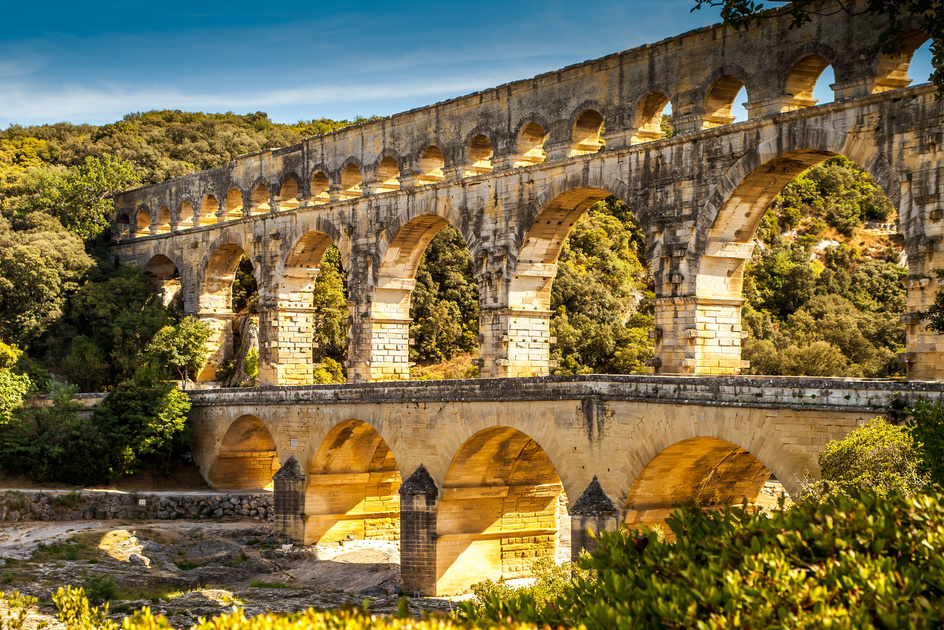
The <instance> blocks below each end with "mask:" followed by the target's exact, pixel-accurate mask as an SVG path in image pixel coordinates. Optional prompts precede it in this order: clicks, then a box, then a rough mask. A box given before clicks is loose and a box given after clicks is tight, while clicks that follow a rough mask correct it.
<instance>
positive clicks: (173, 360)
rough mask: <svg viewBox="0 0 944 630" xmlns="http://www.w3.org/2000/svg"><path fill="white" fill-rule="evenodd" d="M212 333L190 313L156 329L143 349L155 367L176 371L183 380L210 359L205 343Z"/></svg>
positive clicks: (187, 378)
mask: <svg viewBox="0 0 944 630" xmlns="http://www.w3.org/2000/svg"><path fill="white" fill-rule="evenodd" d="M212 334H213V332H212V331H211V330H210V327H209V326H207V325H206V324H205V323H203V322H201V321H200V320H198V319H197V318H196V317H193V316H192V315H191V316H189V317H185V318H184V319H182V320H180V323H178V324H175V325H170V326H164V327H163V328H161V329H160V330H159V331H157V333H156V334H155V335H154V337H153V338H152V339H151V342H150V343H149V344H148V345H147V347H146V348H145V354H147V355H148V357H149V358H150V359H151V361H152V363H153V364H154V365H155V366H156V367H162V368H167V369H169V370H172V371H174V372H177V374H179V375H180V379H181V380H183V381H186V380H189V378H190V375H191V374H195V373H197V372H199V371H200V370H201V369H202V368H203V366H204V365H206V362H207V359H209V358H210V351H209V350H208V349H207V347H206V344H207V341H209V340H210V336H211V335H212Z"/></svg>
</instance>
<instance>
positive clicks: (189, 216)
mask: <svg viewBox="0 0 944 630" xmlns="http://www.w3.org/2000/svg"><path fill="white" fill-rule="evenodd" d="M193 220H194V216H193V199H191V198H190V197H189V196H185V197H182V198H181V200H180V205H178V206H177V229H178V230H186V229H188V228H192V227H193V226H194V221H193Z"/></svg>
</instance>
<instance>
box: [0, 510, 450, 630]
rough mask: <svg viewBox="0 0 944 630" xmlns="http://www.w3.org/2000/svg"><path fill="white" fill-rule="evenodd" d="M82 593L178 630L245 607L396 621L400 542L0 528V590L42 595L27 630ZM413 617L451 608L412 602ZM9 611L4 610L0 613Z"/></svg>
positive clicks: (132, 526) (265, 533)
mask: <svg viewBox="0 0 944 630" xmlns="http://www.w3.org/2000/svg"><path fill="white" fill-rule="evenodd" d="M67 584H71V585H74V586H83V587H85V588H86V591H88V592H90V593H91V594H92V595H93V596H107V597H108V598H109V600H110V611H111V613H112V616H113V617H114V618H115V619H120V618H121V617H123V616H125V615H127V614H128V613H130V612H132V611H134V610H137V609H139V608H142V607H143V606H150V607H151V609H152V611H154V612H159V613H162V614H164V615H166V616H167V618H168V619H169V620H170V622H171V624H172V625H173V626H174V627H176V628H187V627H189V626H191V625H193V624H194V623H196V622H197V620H198V619H199V618H201V617H207V618H210V617H213V616H215V615H219V614H222V613H226V612H231V611H232V610H233V608H234V607H239V608H243V609H244V610H245V612H246V614H247V615H249V616H251V615H257V614H260V613H263V612H265V611H267V610H271V611H273V612H294V611H299V610H305V609H307V608H311V607H315V608H326V609H327V608H336V607H338V606H342V605H344V604H350V605H354V606H360V605H361V604H362V603H363V601H364V600H365V599H368V600H369V602H370V604H369V605H370V609H371V611H373V612H375V613H379V614H388V613H395V612H396V608H397V602H398V601H399V598H400V592H399V589H400V552H399V544H398V543H396V542H387V541H347V542H344V543H341V544H332V545H313V546H310V547H295V546H293V547H291V548H288V549H284V548H283V545H282V541H281V540H279V539H278V538H277V535H276V534H275V532H274V530H273V529H272V527H271V526H269V525H266V524H264V523H258V522H253V521H248V522H247V521H232V522H226V521H219V520H214V521H126V522H121V521H101V522H99V521H78V522H66V523H45V522H43V523H36V522H31V523H21V524H4V525H2V526H0V590H2V591H3V592H5V593H12V592H14V591H19V592H20V593H24V594H28V595H31V596H34V597H36V598H37V599H38V600H39V605H38V606H37V608H36V610H35V611H34V612H33V613H32V614H31V616H30V619H29V621H28V623H27V628H49V629H54V628H57V627H60V625H61V624H59V623H58V622H57V621H56V620H55V615H56V609H55V607H54V606H53V604H52V600H51V594H52V593H54V592H55V591H56V590H57V589H58V588H59V587H60V586H65V585H67ZM409 602H410V608H411V610H412V611H413V612H414V613H415V614H417V615H418V614H420V613H421V612H422V611H424V610H429V611H449V610H450V609H451V607H452V606H454V604H452V603H450V602H448V601H444V600H439V599H427V598H411V599H410V600H409ZM2 612H3V607H2V605H0V614H2Z"/></svg>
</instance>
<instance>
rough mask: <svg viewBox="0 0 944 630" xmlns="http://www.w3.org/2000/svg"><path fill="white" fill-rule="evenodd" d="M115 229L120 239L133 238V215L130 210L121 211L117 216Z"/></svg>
mask: <svg viewBox="0 0 944 630" xmlns="http://www.w3.org/2000/svg"><path fill="white" fill-rule="evenodd" d="M115 230H116V232H117V237H118V238H119V239H125V238H131V237H132V235H133V232H132V230H131V215H130V214H128V212H126V211H125V212H119V213H118V216H117V217H115Z"/></svg>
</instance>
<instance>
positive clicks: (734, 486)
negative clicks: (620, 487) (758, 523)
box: [623, 436, 771, 528]
mask: <svg viewBox="0 0 944 630" xmlns="http://www.w3.org/2000/svg"><path fill="white" fill-rule="evenodd" d="M770 477H771V471H770V469H768V468H767V467H766V466H765V465H764V464H763V463H761V461H760V460H758V459H757V457H755V456H754V455H753V454H751V453H750V452H748V451H746V450H745V449H743V448H741V447H740V446H737V445H736V444H733V443H731V442H728V441H727V440H723V439H720V438H716V437H707V436H699V437H692V438H687V439H684V440H681V441H679V442H676V443H674V444H672V445H670V446H668V447H666V448H664V449H663V450H662V451H660V452H659V454H658V455H656V456H655V457H654V458H652V460H651V461H650V462H649V463H648V464H647V465H646V467H645V468H644V469H643V470H642V472H641V473H640V474H639V476H637V477H636V480H635V482H634V483H633V486H632V489H631V490H630V492H629V496H628V497H627V498H626V502H625V504H624V506H623V507H624V509H625V511H626V515H625V518H624V523H626V524H627V525H629V526H630V527H632V528H636V527H639V526H640V525H649V526H652V525H660V524H662V523H664V522H665V519H666V518H667V517H668V516H669V515H670V514H671V513H672V510H674V509H675V508H676V507H678V506H680V505H700V506H702V507H705V508H708V509H712V508H720V507H723V506H726V505H739V504H741V503H742V502H743V501H747V502H748V503H749V504H751V505H753V504H755V503H757V499H758V497H759V496H760V494H761V491H762V490H763V489H764V484H766V483H767V481H768V480H769V479H770Z"/></svg>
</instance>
